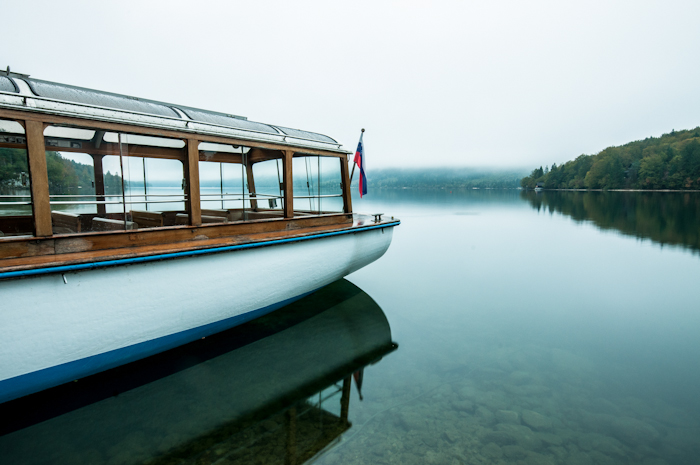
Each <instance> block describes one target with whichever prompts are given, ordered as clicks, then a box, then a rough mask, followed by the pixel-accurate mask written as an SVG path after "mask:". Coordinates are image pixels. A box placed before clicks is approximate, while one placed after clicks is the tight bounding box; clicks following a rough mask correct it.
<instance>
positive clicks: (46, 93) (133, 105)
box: [26, 79, 180, 118]
mask: <svg viewBox="0 0 700 465" xmlns="http://www.w3.org/2000/svg"><path fill="white" fill-rule="evenodd" d="M26 81H27V82H28V83H29V86H30V87H31V89H32V91H33V92H34V93H35V94H37V95H38V96H40V97H47V98H53V99H57V100H65V101H68V102H75V103H83V104H87V105H96V106H100V107H107V108H116V109H118V110H126V111H137V112H139V113H148V114H151V115H159V116H168V117H171V118H179V117H180V116H179V115H178V114H177V112H176V111H175V110H173V109H172V108H170V107H168V106H166V105H162V104H159V103H154V102H150V101H147V100H141V99H138V98H136V97H127V96H125V95H118V94H112V93H109V92H101V91H98V90H91V89H83V88H81V87H73V86H67V85H65V84H57V83H55V82H48V81H40V80H38V79H26Z"/></svg>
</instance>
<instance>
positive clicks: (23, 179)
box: [0, 120, 34, 240]
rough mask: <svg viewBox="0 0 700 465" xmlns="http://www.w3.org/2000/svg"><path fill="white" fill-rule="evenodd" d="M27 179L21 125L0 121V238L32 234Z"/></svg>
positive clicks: (32, 227) (29, 194)
mask: <svg viewBox="0 0 700 465" xmlns="http://www.w3.org/2000/svg"><path fill="white" fill-rule="evenodd" d="M30 182H31V180H30V177H29V160H28V158H27V139H26V137H25V131H24V127H23V126H22V125H21V124H20V123H19V122H17V121H11V120H0V240H1V239H2V238H3V237H8V236H27V235H28V236H32V235H34V217H33V215H32V194H31V185H30Z"/></svg>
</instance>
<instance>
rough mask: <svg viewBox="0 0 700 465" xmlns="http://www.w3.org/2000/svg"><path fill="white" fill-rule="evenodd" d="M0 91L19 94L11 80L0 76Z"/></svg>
mask: <svg viewBox="0 0 700 465" xmlns="http://www.w3.org/2000/svg"><path fill="white" fill-rule="evenodd" d="M0 91H2V92H17V89H15V84H14V83H13V82H12V81H11V80H10V78H8V77H5V76H0Z"/></svg>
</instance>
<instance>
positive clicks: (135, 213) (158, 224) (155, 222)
mask: <svg viewBox="0 0 700 465" xmlns="http://www.w3.org/2000/svg"><path fill="white" fill-rule="evenodd" d="M164 218H165V215H164V214H163V213H162V212H147V211H141V210H131V219H132V221H134V222H135V223H136V224H138V225H139V226H138V227H139V228H162V227H163V226H164V225H165V221H164Z"/></svg>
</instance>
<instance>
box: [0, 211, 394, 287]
mask: <svg viewBox="0 0 700 465" xmlns="http://www.w3.org/2000/svg"><path fill="white" fill-rule="evenodd" d="M323 219H325V220H326V222H322V221H320V220H323ZM330 219H332V218H305V219H304V220H303V222H304V223H305V224H304V226H299V227H296V228H291V229H288V228H280V227H279V226H280V222H279V221H262V222H258V223H227V224H210V225H202V226H200V227H196V228H192V227H189V226H182V227H179V228H175V230H176V231H177V239H179V240H173V237H172V235H171V234H163V230H159V229H152V230H146V231H141V230H136V231H111V232H103V233H92V235H91V236H90V239H91V240H90V241H85V240H84V239H83V238H81V237H75V236H60V237H56V238H52V239H45V241H46V242H44V243H42V244H36V241H29V240H28V241H26V243H27V244H28V245H29V247H28V248H25V249H24V250H23V252H24V254H23V255H21V256H15V257H7V258H4V259H0V273H5V272H11V271H20V270H30V269H35V268H46V267H55V266H63V265H72V264H78V263H92V262H98V261H106V260H116V259H120V258H131V257H143V256H150V255H155V254H167V253H177V252H183V251H191V250H201V249H209V248H215V247H223V246H230V245H240V244H250V243H261V244H262V243H265V242H268V241H275V240H278V239H295V238H296V239H299V238H304V237H308V236H315V235H318V234H325V233H334V232H342V231H348V232H352V231H357V232H360V231H362V230H364V229H375V228H377V227H383V226H386V227H390V226H394V225H396V224H397V223H398V222H397V221H395V220H391V221H383V222H382V223H380V224H368V225H353V224H352V218H348V219H347V221H345V222H337V221H336V222H335V223H329V222H328V220H330ZM251 226H255V228H251ZM244 230H247V231H248V232H247V233H246V234H235V233H234V232H239V233H240V232H242V231H244ZM169 232H170V233H172V232H173V230H172V229H171V230H170V231H169ZM115 239H117V240H115ZM91 244H94V247H92V246H91ZM40 249H43V252H44V253H42V251H41V250H40ZM48 252H50V253H48Z"/></svg>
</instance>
